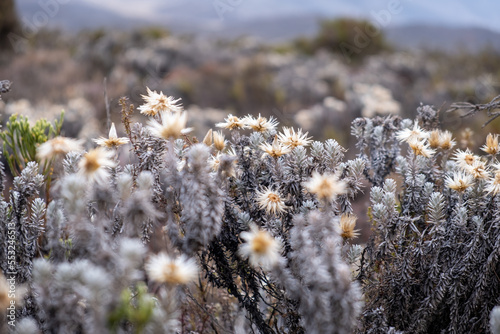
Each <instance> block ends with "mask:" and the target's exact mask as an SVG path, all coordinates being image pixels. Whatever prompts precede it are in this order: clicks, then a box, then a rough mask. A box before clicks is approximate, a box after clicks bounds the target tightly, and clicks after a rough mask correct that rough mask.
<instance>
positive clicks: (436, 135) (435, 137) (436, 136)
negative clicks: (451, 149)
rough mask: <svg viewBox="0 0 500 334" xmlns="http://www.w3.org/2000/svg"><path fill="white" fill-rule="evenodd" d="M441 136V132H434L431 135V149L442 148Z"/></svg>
mask: <svg viewBox="0 0 500 334" xmlns="http://www.w3.org/2000/svg"><path fill="white" fill-rule="evenodd" d="M440 135H441V131H439V130H432V131H431V132H430V133H429V146H430V147H431V148H434V149H436V148H438V147H440V146H441V140H440Z"/></svg>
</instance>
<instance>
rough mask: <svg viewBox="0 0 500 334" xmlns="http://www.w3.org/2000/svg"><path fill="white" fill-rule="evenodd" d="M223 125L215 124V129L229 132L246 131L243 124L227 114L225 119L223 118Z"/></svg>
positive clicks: (240, 120)
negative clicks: (235, 130)
mask: <svg viewBox="0 0 500 334" xmlns="http://www.w3.org/2000/svg"><path fill="white" fill-rule="evenodd" d="M224 121H225V122H224V123H222V122H221V123H217V124H215V126H216V127H218V128H224V129H229V130H234V129H246V127H247V125H246V124H245V122H244V121H243V120H242V119H240V118H238V117H236V116H233V115H231V114H229V115H228V116H227V117H226V118H224Z"/></svg>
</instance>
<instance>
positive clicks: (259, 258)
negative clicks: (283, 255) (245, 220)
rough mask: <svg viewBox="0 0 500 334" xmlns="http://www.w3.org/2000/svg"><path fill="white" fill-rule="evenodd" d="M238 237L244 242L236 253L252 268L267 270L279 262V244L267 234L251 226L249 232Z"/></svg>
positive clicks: (255, 226) (253, 225)
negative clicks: (246, 260)
mask: <svg viewBox="0 0 500 334" xmlns="http://www.w3.org/2000/svg"><path fill="white" fill-rule="evenodd" d="M240 237H241V238H242V239H243V240H245V242H244V243H243V244H241V245H240V247H239V250H238V253H239V255H240V256H241V257H242V258H244V259H248V261H249V262H250V264H251V265H252V266H254V267H259V266H260V267H262V268H263V269H265V270H269V269H271V268H272V267H273V266H274V265H275V264H276V263H277V262H278V261H279V258H280V252H281V242H280V241H279V240H277V239H276V238H274V237H273V236H272V235H271V234H270V233H269V232H267V231H265V230H261V229H259V228H258V227H257V225H255V224H251V225H250V231H248V232H241V234H240Z"/></svg>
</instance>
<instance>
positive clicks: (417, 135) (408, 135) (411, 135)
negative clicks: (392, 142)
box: [396, 122, 429, 143]
mask: <svg viewBox="0 0 500 334" xmlns="http://www.w3.org/2000/svg"><path fill="white" fill-rule="evenodd" d="M396 138H397V139H398V140H399V141H404V142H407V143H409V142H411V141H414V140H422V139H427V138H429V133H428V132H427V131H425V130H422V129H421V128H420V127H419V126H418V123H417V122H415V124H414V125H413V129H404V130H401V131H398V132H397V133H396Z"/></svg>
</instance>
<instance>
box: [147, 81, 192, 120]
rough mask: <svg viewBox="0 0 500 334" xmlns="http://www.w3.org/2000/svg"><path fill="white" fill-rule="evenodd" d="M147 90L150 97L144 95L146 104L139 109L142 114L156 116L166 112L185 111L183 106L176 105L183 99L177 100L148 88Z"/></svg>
mask: <svg viewBox="0 0 500 334" xmlns="http://www.w3.org/2000/svg"><path fill="white" fill-rule="evenodd" d="M146 89H147V91H148V95H142V98H143V99H144V100H145V101H146V103H145V104H143V105H142V106H140V107H139V108H138V109H139V110H140V112H141V114H144V115H147V116H156V115H158V114H160V113H164V112H181V111H182V110H183V109H182V106H181V105H178V104H176V103H177V102H179V101H180V100H181V99H177V100H176V99H174V98H173V97H171V96H165V95H163V93H162V92H160V94H158V93H157V92H156V91H154V92H153V91H151V89H149V88H148V87H146Z"/></svg>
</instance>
